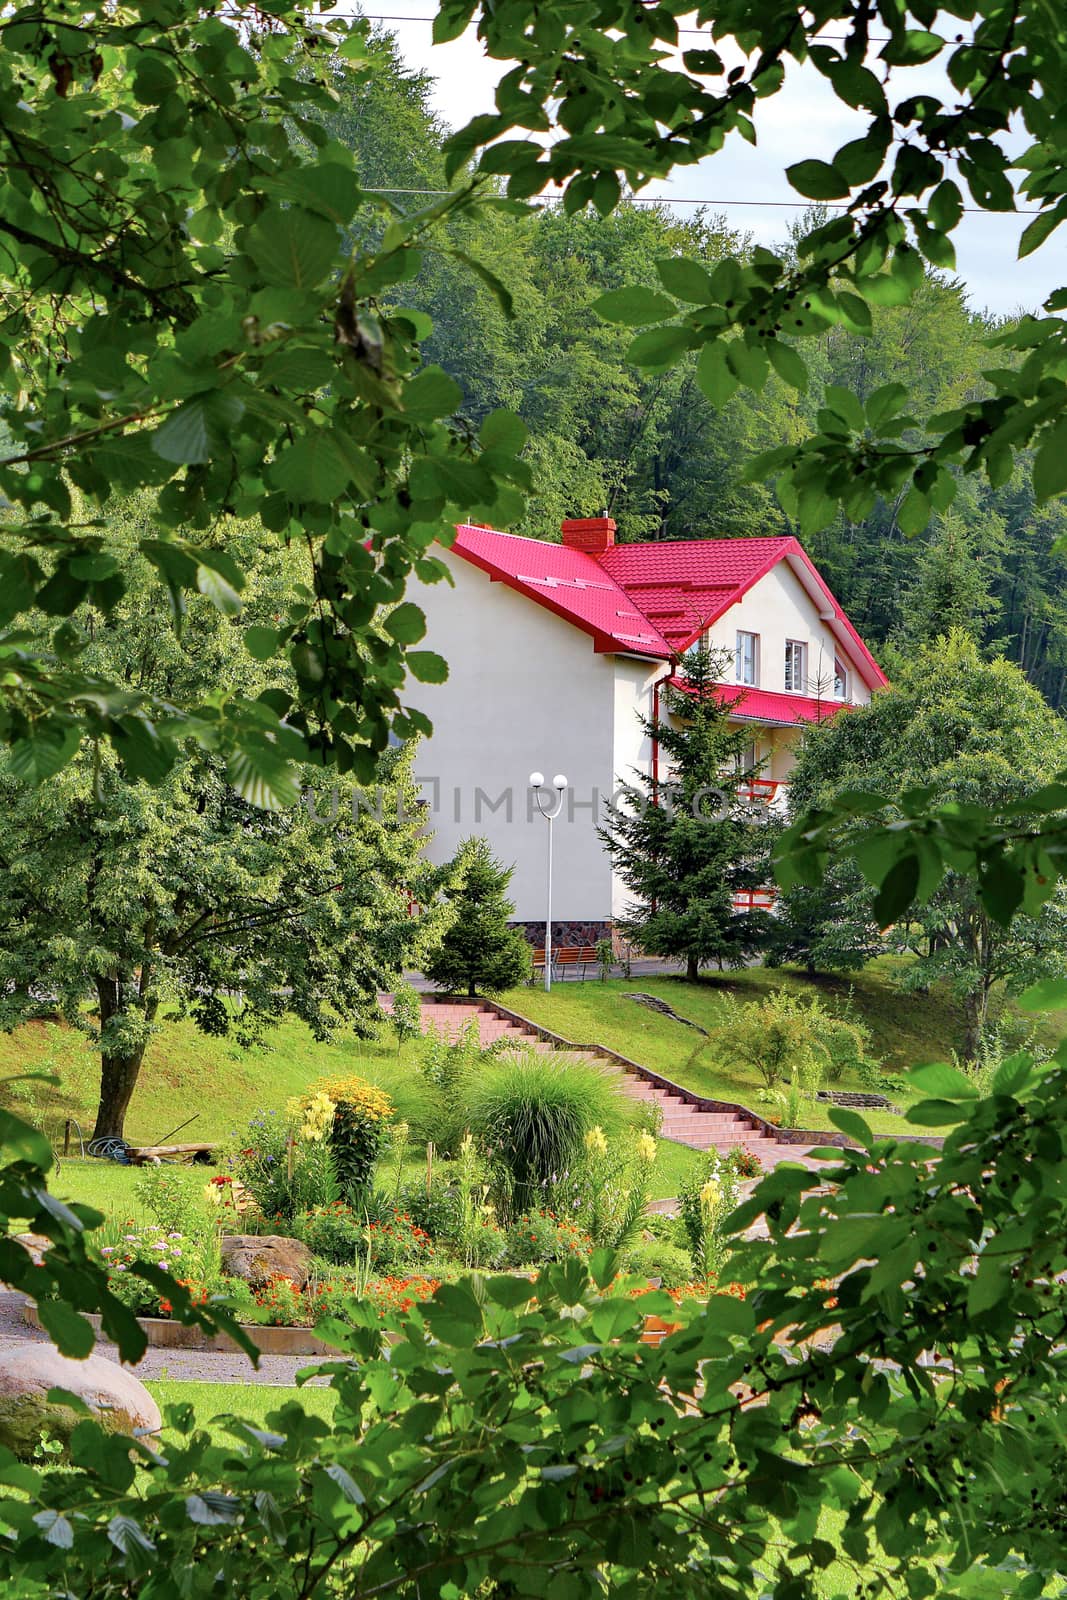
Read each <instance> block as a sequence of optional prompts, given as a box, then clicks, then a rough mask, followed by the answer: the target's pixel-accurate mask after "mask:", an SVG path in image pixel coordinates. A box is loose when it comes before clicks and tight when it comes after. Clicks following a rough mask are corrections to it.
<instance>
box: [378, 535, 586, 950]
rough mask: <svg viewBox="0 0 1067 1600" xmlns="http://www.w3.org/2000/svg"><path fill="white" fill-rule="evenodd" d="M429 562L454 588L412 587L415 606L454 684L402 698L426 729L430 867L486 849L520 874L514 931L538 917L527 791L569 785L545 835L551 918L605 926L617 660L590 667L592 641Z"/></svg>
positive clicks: (452, 565) (500, 591) (421, 767)
mask: <svg viewBox="0 0 1067 1600" xmlns="http://www.w3.org/2000/svg"><path fill="white" fill-rule="evenodd" d="M435 554H442V559H444V560H445V561H446V563H447V564H448V566H449V569H450V571H451V572H452V574H453V577H454V579H455V586H454V587H450V586H448V585H447V584H445V583H443V582H442V583H439V584H434V585H429V586H423V585H414V584H413V585H411V587H410V588H409V596H410V598H411V599H412V600H414V601H415V602H416V603H417V604H418V605H420V606H421V607H422V609H423V611H424V612H425V614H426V618H427V634H426V638H425V639H424V640H423V641H422V644H423V645H424V646H425V647H426V648H427V649H432V650H437V651H439V652H440V653H441V655H443V656H444V658H445V660H446V661H447V662H448V664H449V678H448V682H447V683H444V684H440V685H428V684H416V683H413V682H412V683H409V685H408V688H407V693H406V698H407V700H408V701H409V702H410V703H411V704H412V705H415V706H418V707H419V708H420V709H421V710H423V711H425V713H426V715H427V716H428V717H429V718H430V719H431V721H432V722H433V724H434V732H433V735H432V737H430V738H428V739H424V740H423V743H422V745H421V746H420V749H419V753H418V758H417V760H416V763H415V770H416V773H417V775H418V776H419V778H420V779H422V780H423V781H422V794H423V798H424V799H425V800H426V801H427V802H428V804H429V806H430V811H429V813H428V817H427V824H428V826H429V827H430V828H432V829H433V831H434V835H435V837H434V839H433V841H432V843H431V845H430V848H429V852H428V853H429V855H430V857H431V859H433V860H435V861H445V860H447V859H448V858H449V857H450V856H452V855H453V854H454V852H455V850H456V847H457V846H458V845H459V843H460V842H461V840H463V839H465V838H468V837H469V836H470V835H472V834H481V835H484V836H485V837H486V838H487V839H488V840H489V841H490V844H491V846H492V849H493V851H494V853H495V854H496V855H497V856H499V857H500V859H501V860H502V861H504V862H505V863H506V864H507V865H509V866H511V865H514V868H515V873H514V876H513V878H512V880H511V889H510V894H511V898H512V900H513V901H514V902H515V916H516V919H518V920H521V921H533V920H534V919H538V918H541V917H543V916H544V914H545V863H546V844H547V841H546V827H547V824H546V823H545V822H544V821H543V820H542V818H541V817H540V816H538V815H537V813H536V811H534V812H533V814H532V815H531V813H530V801H529V788H528V783H527V779H528V777H529V775H530V773H531V772H532V771H535V770H540V771H541V772H543V773H544V774H545V775H546V778H547V779H548V780H549V781H551V779H552V777H553V775H554V774H555V773H557V772H563V773H565V774H566V776H567V778H568V779H569V780H570V791H569V793H568V797H567V803H566V804H565V806H564V809H563V812H562V814H561V815H560V817H559V818H558V819H557V821H556V822H555V823H554V825H553V827H554V845H553V849H554V855H555V864H554V871H553V916H554V919H556V920H559V921H563V920H573V921H584V920H589V921H594V920H595V921H601V920H605V919H607V918H608V917H610V915H611V869H610V864H609V862H608V859H607V857H606V856H605V855H604V853H603V851H602V849H601V847H600V842H599V840H598V839H597V836H596V823H595V820H594V815H593V810H592V805H593V801H594V798H596V797H598V796H600V795H604V794H610V793H611V790H612V787H613V778H614V770H615V768H614V741H615V727H616V707H615V700H616V689H615V671H614V664H613V658H612V657H611V656H603V655H596V654H595V653H594V650H593V640H592V638H591V637H590V636H589V635H588V634H586V633H583V632H582V631H581V630H580V629H578V628H576V627H574V626H573V625H572V624H570V623H568V622H565V621H563V619H562V618H560V617H556V616H554V615H553V614H552V613H551V612H549V611H547V610H545V608H544V607H542V606H539V605H537V604H536V603H535V602H533V601H532V600H530V599H528V598H527V597H526V596H524V595H520V594H517V593H516V592H515V591H514V590H512V589H509V588H508V587H507V585H506V584H503V583H493V582H491V581H490V579H489V578H488V576H487V575H486V574H485V573H483V572H481V571H480V570H479V569H478V568H476V567H473V566H472V565H471V564H470V563H469V562H467V561H465V560H463V559H462V557H459V556H454V555H451V554H449V553H447V552H446V553H442V552H437V551H435ZM509 795H510V802H509V800H508V798H507V797H508V796H509ZM501 796H504V797H505V798H504V800H503V803H502V804H500V805H499V806H498V807H497V809H495V810H494V809H493V805H494V803H495V802H497V801H498V800H499V799H500V797H501ZM509 812H510V815H509Z"/></svg>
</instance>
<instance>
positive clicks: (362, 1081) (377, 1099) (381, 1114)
mask: <svg viewBox="0 0 1067 1600" xmlns="http://www.w3.org/2000/svg"><path fill="white" fill-rule="evenodd" d="M317 1095H325V1096H326V1097H327V1098H328V1099H330V1100H332V1101H333V1103H334V1105H335V1106H345V1107H346V1108H347V1109H348V1110H350V1111H356V1112H359V1113H360V1115H361V1116H364V1117H366V1118H367V1120H368V1121H371V1122H386V1121H388V1119H389V1118H390V1117H391V1116H392V1115H393V1111H394V1109H395V1108H394V1106H393V1102H392V1100H390V1098H389V1096H388V1095H387V1094H386V1093H385V1091H384V1089H379V1088H377V1086H376V1085H375V1084H373V1083H368V1082H367V1080H366V1078H359V1077H356V1076H355V1074H348V1075H339V1076H338V1077H335V1078H320V1079H319V1080H318V1082H317V1083H313V1084H312V1085H311V1088H310V1089H309V1090H308V1092H307V1094H306V1095H304V1096H303V1097H302V1099H301V1100H300V1106H301V1109H306V1108H307V1106H308V1105H309V1103H310V1102H311V1100H312V1099H314V1098H315V1097H316V1096H317Z"/></svg>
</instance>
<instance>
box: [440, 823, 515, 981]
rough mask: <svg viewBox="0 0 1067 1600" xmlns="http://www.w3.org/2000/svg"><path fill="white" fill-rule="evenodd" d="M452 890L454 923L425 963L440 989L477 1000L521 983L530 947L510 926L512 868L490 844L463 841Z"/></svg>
mask: <svg viewBox="0 0 1067 1600" xmlns="http://www.w3.org/2000/svg"><path fill="white" fill-rule="evenodd" d="M454 865H455V868H456V879H455V883H454V887H452V888H451V889H448V890H446V891H445V898H446V900H448V901H450V902H451V904H452V908H453V910H454V911H455V921H454V922H453V923H452V925H451V927H450V928H449V929H448V932H447V933H446V934H445V936H444V938H443V939H442V941H441V943H440V945H439V946H438V949H437V951H436V952H435V954H434V955H433V956H432V957H431V958H430V960H429V961H428V962H427V964H426V968H425V971H426V976H427V977H428V978H429V979H430V980H431V982H432V983H435V984H436V985H437V986H438V988H440V989H446V990H449V991H455V992H458V991H460V990H464V989H465V990H466V992H467V994H468V995H472V996H473V995H476V994H477V993H478V991H479V989H481V990H482V991H483V992H485V993H488V994H492V993H494V992H495V991H497V990H499V989H510V988H512V987H513V986H514V985H515V984H517V983H521V982H522V981H523V979H524V978H525V977H526V976H527V975H528V973H529V971H530V947H529V945H528V944H527V942H526V940H525V939H524V938H523V936H522V934H521V933H519V932H518V931H517V930H516V929H514V928H509V927H508V918H509V917H511V916H513V915H514V913H515V907H514V905H513V904H512V903H511V901H510V900H509V899H508V898H507V887H508V884H509V883H510V881H511V874H512V872H513V871H514V868H513V867H505V866H503V865H502V864H501V863H500V862H499V861H498V860H497V859H496V857H495V856H494V855H493V853H492V851H491V850H490V848H489V841H488V840H487V839H479V838H473V839H465V840H464V842H463V844H462V845H461V846H460V848H459V851H458V853H457V855H456V860H455V863H454Z"/></svg>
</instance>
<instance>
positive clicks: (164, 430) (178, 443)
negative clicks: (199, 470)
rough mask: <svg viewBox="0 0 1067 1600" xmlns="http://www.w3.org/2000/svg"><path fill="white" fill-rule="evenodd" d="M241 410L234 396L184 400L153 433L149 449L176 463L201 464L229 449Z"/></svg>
mask: <svg viewBox="0 0 1067 1600" xmlns="http://www.w3.org/2000/svg"><path fill="white" fill-rule="evenodd" d="M243 413H244V404H243V402H242V401H241V400H240V399H239V398H238V397H237V395H231V394H222V393H219V392H218V391H217V390H212V392H211V393H210V394H206V395H196V396H194V397H193V398H192V399H190V400H186V401H184V402H183V403H182V404H181V405H180V406H179V407H178V409H177V410H176V411H173V412H172V413H171V415H170V416H169V417H168V418H167V420H166V421H165V422H164V423H162V424H161V426H160V427H158V428H157V429H156V431H155V433H154V434H152V449H153V450H154V451H155V453H156V455H157V456H160V457H161V458H162V459H163V460H164V461H172V462H174V463H175V464H176V465H178V466H202V465H203V464H204V463H205V462H208V461H210V460H211V458H212V456H214V455H219V454H223V453H224V452H225V451H227V450H228V449H229V435H230V431H231V429H232V428H233V425H234V424H235V423H236V422H237V421H238V420H239V419H240V417H241V416H242V415H243Z"/></svg>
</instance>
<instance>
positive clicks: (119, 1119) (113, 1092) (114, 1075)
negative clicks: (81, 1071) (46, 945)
mask: <svg viewBox="0 0 1067 1600" xmlns="http://www.w3.org/2000/svg"><path fill="white" fill-rule="evenodd" d="M143 1060H144V1048H143V1046H142V1048H141V1049H140V1050H138V1051H136V1052H135V1053H134V1054H133V1055H132V1056H113V1055H101V1057H100V1104H99V1106H98V1107H97V1112H96V1127H95V1128H94V1129H93V1138H94V1139H121V1138H122V1137H123V1129H124V1127H125V1124H126V1112H127V1110H128V1108H129V1104H130V1101H131V1100H132V1098H133V1091H134V1089H135V1088H136V1086H137V1078H138V1075H139V1073H140V1071H141V1063H142V1061H143Z"/></svg>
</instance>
